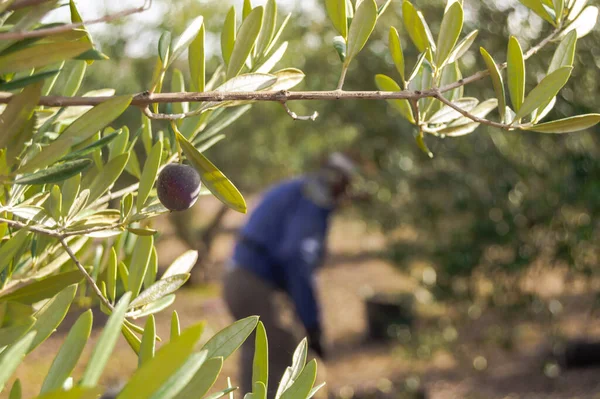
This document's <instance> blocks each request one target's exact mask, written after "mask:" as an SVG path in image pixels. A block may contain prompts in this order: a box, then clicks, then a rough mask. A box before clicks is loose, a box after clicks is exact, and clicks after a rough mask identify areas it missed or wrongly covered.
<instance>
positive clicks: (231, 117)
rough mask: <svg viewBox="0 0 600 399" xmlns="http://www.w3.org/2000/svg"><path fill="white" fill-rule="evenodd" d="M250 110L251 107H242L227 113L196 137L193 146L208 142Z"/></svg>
mask: <svg viewBox="0 0 600 399" xmlns="http://www.w3.org/2000/svg"><path fill="white" fill-rule="evenodd" d="M250 108H252V105H243V106H241V107H235V108H234V109H233V110H232V111H231V112H229V113H227V114H226V116H225V117H223V118H222V119H220V120H218V121H216V122H215V123H214V124H213V125H212V126H211V127H210V128H208V129H206V131H204V132H202V134H200V135H198V137H196V139H195V140H194V145H197V144H198V143H200V142H202V141H205V140H208V139H210V138H212V137H214V136H216V135H217V134H219V133H220V132H221V131H223V130H224V129H225V128H227V127H229V126H230V125H231V124H232V123H233V122H235V121H236V120H238V119H239V118H240V117H241V116H242V115H244V114H245V113H246V112H248V111H249V110H250ZM198 151H200V152H203V151H201V150H200V149H198Z"/></svg>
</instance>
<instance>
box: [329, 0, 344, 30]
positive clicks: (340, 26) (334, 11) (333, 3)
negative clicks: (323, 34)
mask: <svg viewBox="0 0 600 399" xmlns="http://www.w3.org/2000/svg"><path fill="white" fill-rule="evenodd" d="M325 8H326V9H327V14H328V15H329V19H330V20H331V22H332V23H333V27H334V28H335V30H337V31H338V33H339V34H340V35H342V37H343V38H344V39H346V38H347V37H348V17H347V15H346V0H325Z"/></svg>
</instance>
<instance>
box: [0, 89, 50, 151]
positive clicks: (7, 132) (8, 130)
mask: <svg viewBox="0 0 600 399" xmlns="http://www.w3.org/2000/svg"><path fill="white" fill-rule="evenodd" d="M41 90H42V83H35V84H33V85H31V86H29V87H27V88H25V90H23V91H22V92H21V93H19V94H17V95H15V96H14V97H12V98H11V100H10V101H9V103H8V105H7V106H6V108H5V109H4V112H3V113H2V115H0V129H1V130H2V134H1V135H0V148H4V147H6V146H7V145H8V144H9V143H10V142H11V141H13V140H14V139H15V138H16V137H17V135H18V134H19V132H21V131H22V130H23V128H24V127H25V125H26V123H27V121H28V120H29V119H30V118H31V116H32V115H33V111H34V109H35V107H36V106H37V103H38V101H39V99H40V96H41V94H42V92H41Z"/></svg>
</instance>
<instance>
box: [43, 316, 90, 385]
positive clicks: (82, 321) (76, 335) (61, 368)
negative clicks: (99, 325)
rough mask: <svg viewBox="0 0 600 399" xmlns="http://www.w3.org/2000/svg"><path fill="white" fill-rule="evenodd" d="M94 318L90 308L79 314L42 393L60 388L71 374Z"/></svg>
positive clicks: (57, 356)
mask: <svg viewBox="0 0 600 399" xmlns="http://www.w3.org/2000/svg"><path fill="white" fill-rule="evenodd" d="M92 319H93V317H92V311H91V310H88V311H86V312H84V313H83V314H82V315H81V316H79V318H78V319H77V321H76V322H75V324H74V325H73V327H71V330H70V331H69V334H67V337H66V338H65V340H64V342H63V344H62V346H61V348H60V350H59V351H58V354H57V355H56V357H55V358H54V361H53V362H52V365H51V366H50V370H49V371H48V374H47V375H46V378H45V379H44V383H43V384H42V389H41V391H40V394H44V393H47V392H51V391H54V390H57V389H59V388H60V387H62V385H63V383H64V382H65V380H66V379H67V378H68V377H69V376H70V375H71V372H72V371H73V369H74V368H75V366H76V365H77V361H78V360H79V357H80V356H81V354H82V353H83V349H84V348H85V344H86V343H87V340H88V338H89V337H90V333H91V331H92Z"/></svg>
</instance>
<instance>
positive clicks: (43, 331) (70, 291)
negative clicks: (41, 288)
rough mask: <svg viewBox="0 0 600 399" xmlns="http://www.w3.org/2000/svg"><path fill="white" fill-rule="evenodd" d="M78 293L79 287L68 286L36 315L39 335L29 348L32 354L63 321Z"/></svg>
mask: <svg viewBox="0 0 600 399" xmlns="http://www.w3.org/2000/svg"><path fill="white" fill-rule="evenodd" d="M76 291H77V285H75V284H73V285H70V286H68V287H67V288H65V289H63V290H62V291H61V292H59V293H58V294H57V295H56V296H55V297H54V298H52V299H51V300H50V301H48V302H46V303H45V304H44V306H43V307H42V308H41V309H40V310H38V311H37V312H36V313H35V314H34V317H35V318H36V319H37V320H36V322H35V325H34V326H33V328H34V329H35V331H36V332H37V334H36V336H35V338H34V339H33V341H32V343H31V346H30V347H29V351H30V352H31V351H32V350H34V349H35V348H36V347H37V346H38V345H40V344H41V343H42V342H44V341H45V340H46V338H48V337H49V336H50V335H51V334H52V333H53V332H54V331H55V330H56V327H58V326H59V324H60V323H61V322H62V321H63V319H64V318H65V316H66V315H67V312H68V311H69V308H70V307H71V302H73V299H74V298H75V292H76Z"/></svg>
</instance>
